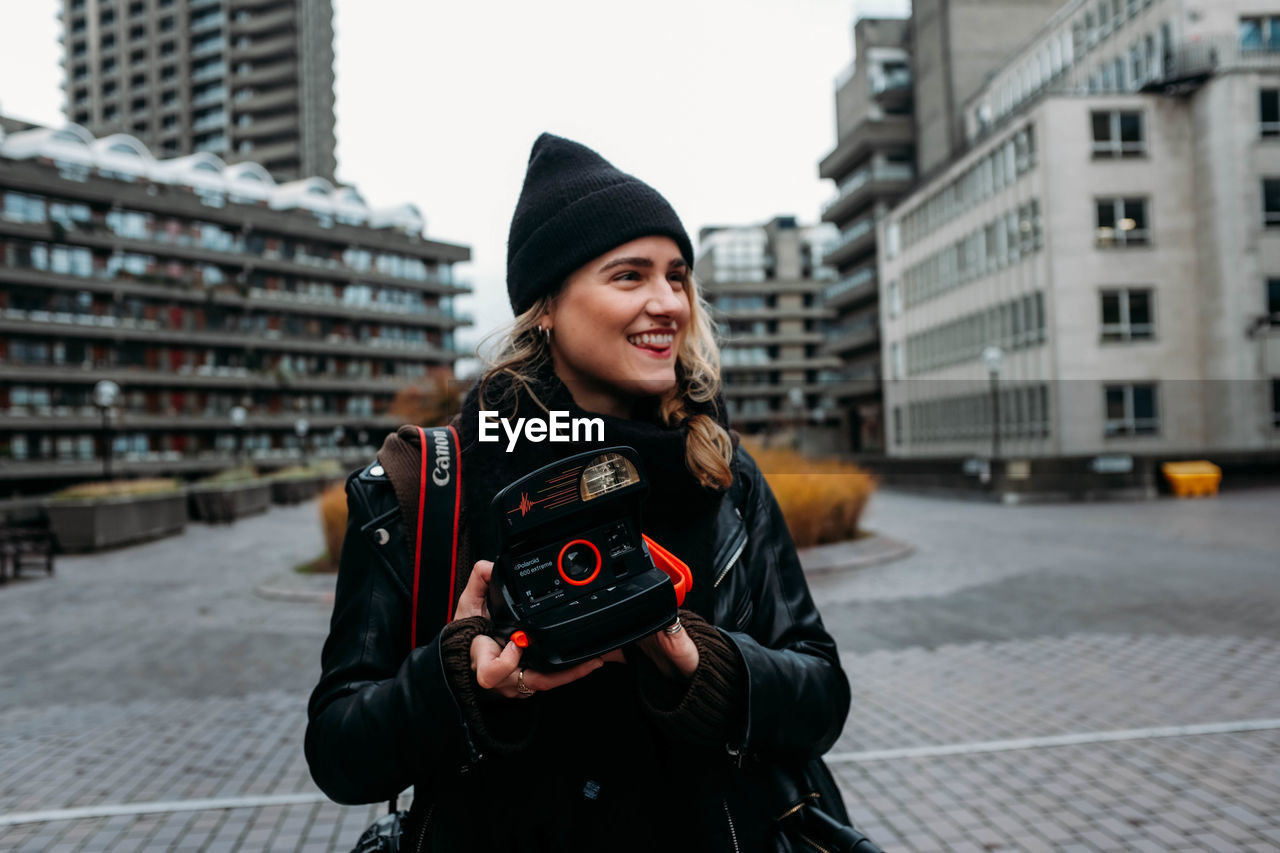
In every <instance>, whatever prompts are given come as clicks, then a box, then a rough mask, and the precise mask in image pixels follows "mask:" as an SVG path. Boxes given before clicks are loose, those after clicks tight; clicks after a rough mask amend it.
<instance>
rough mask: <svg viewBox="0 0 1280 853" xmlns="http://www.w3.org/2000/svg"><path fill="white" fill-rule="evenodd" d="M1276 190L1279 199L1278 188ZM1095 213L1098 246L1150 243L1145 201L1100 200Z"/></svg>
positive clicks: (1138, 199) (1126, 199)
mask: <svg viewBox="0 0 1280 853" xmlns="http://www.w3.org/2000/svg"><path fill="white" fill-rule="evenodd" d="M1277 184H1278V185H1280V181H1277ZM1277 190H1278V193H1277V195H1278V197H1280V186H1278V187H1277ZM1096 211H1097V214H1096V215H1097V223H1096V225H1097V244H1098V245H1099V246H1139V245H1146V244H1147V243H1149V242H1150V241H1151V231H1150V225H1149V223H1148V222H1147V201H1146V199H1141V198H1124V199H1121V198H1100V199H1098V200H1097V203H1096Z"/></svg>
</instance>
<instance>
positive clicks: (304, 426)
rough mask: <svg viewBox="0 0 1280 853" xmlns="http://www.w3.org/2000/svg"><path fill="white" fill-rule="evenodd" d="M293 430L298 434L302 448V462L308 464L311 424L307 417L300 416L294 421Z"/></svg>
mask: <svg viewBox="0 0 1280 853" xmlns="http://www.w3.org/2000/svg"><path fill="white" fill-rule="evenodd" d="M293 431H294V432H295V433H296V434H297V436H298V444H299V445H300V446H301V448H302V464H303V465H306V464H307V433H308V432H310V431H311V424H310V422H309V421H308V420H307V419H306V418H298V419H297V420H296V421H294V422H293Z"/></svg>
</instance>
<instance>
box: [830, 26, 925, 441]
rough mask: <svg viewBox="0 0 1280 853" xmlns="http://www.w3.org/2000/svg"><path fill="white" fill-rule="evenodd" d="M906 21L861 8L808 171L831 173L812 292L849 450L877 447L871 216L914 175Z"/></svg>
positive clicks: (877, 340) (880, 437)
mask: <svg viewBox="0 0 1280 853" xmlns="http://www.w3.org/2000/svg"><path fill="white" fill-rule="evenodd" d="M909 32H910V25H909V22H907V21H905V20H897V19H885V18H863V19H861V20H859V21H858V22H857V24H855V25H854V29H853V35H854V60H853V63H852V64H851V65H850V66H849V68H848V69H846V71H845V72H844V73H843V74H841V76H840V77H839V78H838V79H837V80H836V140H837V141H836V147H835V150H833V151H832V152H831V153H830V154H828V155H827V156H826V157H824V158H823V160H822V163H821V164H820V166H819V169H818V173H819V175H821V177H823V178H830V179H831V180H832V181H834V182H835V183H836V194H835V196H834V197H833V198H832V199H831V201H829V202H828V203H827V204H826V205H825V206H824V207H823V210H822V220H823V221H824V222H830V223H832V224H833V225H835V226H836V227H837V228H838V229H839V233H838V234H837V236H836V239H835V241H834V243H833V244H832V245H831V248H830V249H829V250H828V251H827V253H826V255H825V256H824V258H823V262H824V263H825V264H827V265H828V266H830V267H832V268H833V269H835V270H836V280H835V281H833V282H831V283H830V284H828V285H827V286H826V287H825V288H824V289H823V292H822V301H823V303H824V304H825V305H826V306H827V307H828V308H830V309H831V310H832V311H833V312H834V317H833V318H832V319H830V320H829V321H827V322H826V325H825V327H824V332H825V334H826V337H827V343H826V345H825V349H824V352H825V353H826V354H828V355H831V356H835V357H837V358H838V359H839V360H840V361H841V363H842V366H841V367H840V368H839V369H838V370H835V371H832V372H830V374H829V376H830V378H831V381H830V383H829V387H828V390H827V392H826V393H827V394H828V395H829V396H831V397H832V398H833V399H834V400H835V401H836V403H837V404H838V408H839V410H840V412H841V415H842V418H843V419H844V432H845V440H846V444H847V446H848V447H849V448H851V449H853V450H863V451H876V450H879V449H881V448H882V442H883V428H882V421H883V418H882V408H881V401H880V375H881V367H880V332H879V319H880V312H879V308H878V300H879V292H880V289H879V281H878V278H877V268H876V249H877V246H878V245H879V244H878V240H877V231H876V225H877V224H878V223H879V221H880V219H881V218H882V217H883V216H884V215H885V214H886V213H887V212H888V210H889V209H890V208H891V207H892V206H893V204H894V203H895V202H896V201H897V200H898V199H899V198H900V197H901V196H903V195H904V194H905V193H906V192H907V191H908V190H909V189H910V188H911V186H912V184H913V182H914V180H915V165H914V164H915V128H914V124H913V119H912V115H911V100H912V94H911V55H910V52H909V45H908V35H909Z"/></svg>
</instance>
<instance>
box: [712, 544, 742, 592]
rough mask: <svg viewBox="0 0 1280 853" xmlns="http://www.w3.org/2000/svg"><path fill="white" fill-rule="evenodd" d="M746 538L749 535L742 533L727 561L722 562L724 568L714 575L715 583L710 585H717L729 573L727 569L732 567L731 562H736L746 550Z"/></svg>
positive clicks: (714, 586)
mask: <svg viewBox="0 0 1280 853" xmlns="http://www.w3.org/2000/svg"><path fill="white" fill-rule="evenodd" d="M748 538H749V537H747V536H746V535H745V534H744V535H743V537H742V542H741V543H740V544H739V545H738V547H737V549H736V550H735V551H734V552H733V555H732V556H731V557H729V561H728V562H727V563H725V564H724V568H723V569H721V570H720V574H718V575H716V580H715V583H713V584H712V585H711V586H712V588H716V587H719V586H720V581H722V580H724V578H725V575H727V574H729V570H730V569H732V568H733V564H734V563H736V562H738V558H739V557H741V556H742V552H743V551H744V550H746V547H747V539H748Z"/></svg>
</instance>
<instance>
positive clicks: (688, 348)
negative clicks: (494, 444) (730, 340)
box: [480, 271, 733, 488]
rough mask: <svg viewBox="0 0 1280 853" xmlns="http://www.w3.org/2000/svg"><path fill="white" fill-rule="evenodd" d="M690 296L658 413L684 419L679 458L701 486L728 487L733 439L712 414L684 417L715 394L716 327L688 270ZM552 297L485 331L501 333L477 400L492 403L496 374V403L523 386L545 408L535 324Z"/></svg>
mask: <svg viewBox="0 0 1280 853" xmlns="http://www.w3.org/2000/svg"><path fill="white" fill-rule="evenodd" d="M685 287H686V292H687V293H688V294H689V331H688V334H686V335H685V336H684V340H683V342H682V343H681V345H680V350H679V351H678V352H677V353H676V384H675V387H674V388H672V389H671V390H670V391H668V392H667V393H666V394H664V395H663V397H662V400H661V401H660V403H659V408H658V415H659V417H660V418H661V419H662V422H663V424H665V425H667V426H669V427H674V426H680V425H683V424H685V422H686V420H687V421H688V424H687V425H688V428H689V432H688V436H687V437H686V439H685V446H684V447H685V449H684V459H685V465H686V466H688V468H689V471H690V472H692V474H693V475H694V477H696V478H697V480H698V482H700V483H701V484H702V485H703V486H706V487H708V488H727V487H728V486H729V484H730V483H732V482H733V474H732V472H731V471H730V468H729V462H730V460H731V459H732V457H733V442H732V441H731V440H730V438H729V433H728V432H726V431H725V429H724V427H722V426H721V425H720V424H719V422H718V421H716V419H715V418H712V417H711V416H710V415H706V414H695V415H693V416H692V417H689V413H688V403H689V402H693V403H707V402H712V401H715V399H716V397H717V395H718V394H719V393H720V349H719V347H718V346H717V345H716V338H715V327H714V325H713V323H712V320H711V312H710V310H709V309H708V307H707V304H706V302H704V301H703V299H702V293H701V289H700V288H699V287H698V285H697V283H696V281H695V279H694V277H693V273H692V271H690V272H689V277H688V281H687V283H686V286H685ZM554 301H555V295H554V294H553V295H549V296H543V297H541V298H540V299H539V300H538V301H537V302H535V303H534V304H533V306H532V307H531V308H529V309H528V310H527V311H524V312H523V313H521V314H520V315H519V316H518V317H516V318H515V321H514V322H513V323H512V324H511V325H510V326H508V327H506V328H505V329H499V330H498V331H497V332H495V333H494V334H493V335H490V336H489V337H488V338H486V340H485V341H484V342H482V345H481V347H482V348H483V345H484V343H487V342H489V341H490V340H493V339H494V338H497V337H499V336H501V341H500V343H499V345H498V349H497V353H496V354H495V356H494V357H493V359H492V360H489V359H486V362H487V363H486V365H485V370H484V373H483V374H482V376H481V378H480V399H481V401H482V402H483V404H484V405H486V406H488V405H491V401H490V400H489V398H488V397H487V393H488V389H489V384H490V382H491V381H492V380H493V379H494V378H495V377H498V376H505V377H507V378H509V379H510V380H511V382H510V384H508V385H507V386H506V391H505V393H504V394H503V395H502V397H501V398H499V400H498V401H496V402H497V403H498V404H499V405H500V404H501V403H502V402H505V398H506V397H507V396H513V395H514V394H515V393H516V390H517V388H518V387H519V388H522V389H523V390H524V391H525V392H526V393H528V394H529V396H530V397H531V398H532V399H533V400H534V402H535V403H537V404H538V405H539V406H541V407H542V409H543V410H544V411H545V410H546V408H547V407H546V406H545V405H544V404H543V402H542V401H541V400H539V399H538V396H537V393H536V392H535V390H534V386H535V384H536V381H535V379H534V377H535V376H536V375H537V373H538V372H539V371H540V370H542V369H543V368H544V366H546V365H549V364H550V363H551V345H550V343H549V342H548V340H547V338H546V336H544V335H543V333H542V330H541V328H540V326H539V322H540V321H541V319H542V315H543V314H545V313H546V312H547V310H548V309H549V308H550V307H551V305H552V303H553V302H554Z"/></svg>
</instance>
